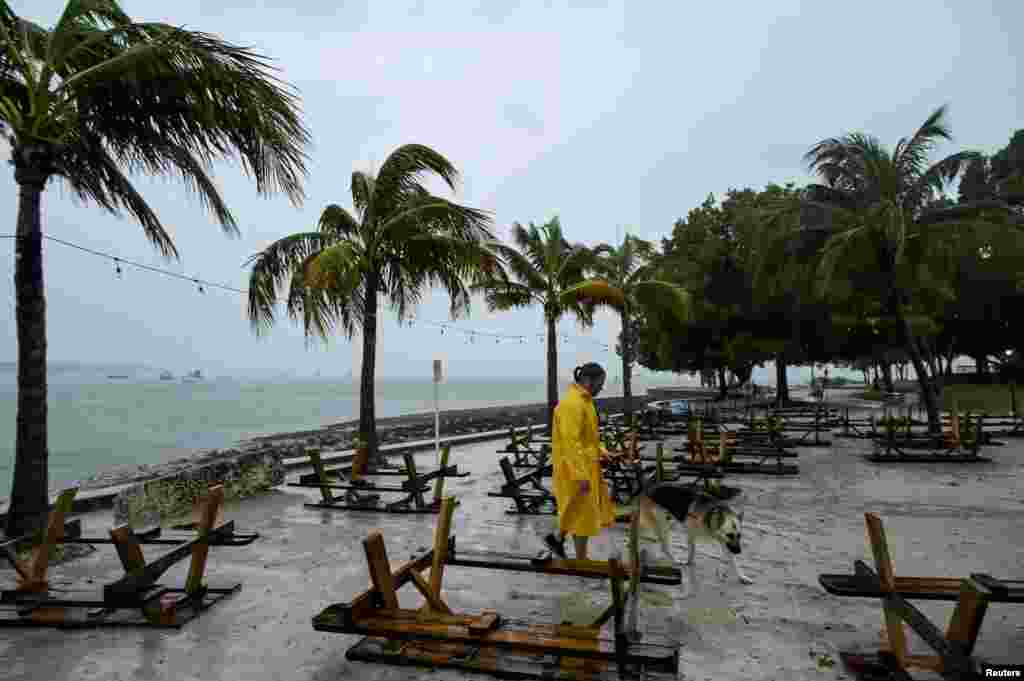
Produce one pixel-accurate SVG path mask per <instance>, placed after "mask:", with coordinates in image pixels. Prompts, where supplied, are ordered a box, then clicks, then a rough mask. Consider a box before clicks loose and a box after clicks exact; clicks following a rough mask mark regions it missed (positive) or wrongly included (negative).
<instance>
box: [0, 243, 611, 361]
mask: <svg viewBox="0 0 1024 681" xmlns="http://www.w3.org/2000/svg"><path fill="white" fill-rule="evenodd" d="M0 238H3V239H16V238H17V235H16V234H0ZM43 238H44V239H47V240H49V241H53V242H56V243H59V244H62V245H64V246H69V247H71V248H74V249H77V250H79V251H82V252H84V253H89V254H91V255H95V256H98V257H101V258H105V259H108V260H110V261H111V262H112V263H113V265H114V273H115V275H116V276H117V277H118V278H119V279H120V278H122V277H123V276H124V269H123V268H122V266H126V267H127V266H131V267H136V268H138V269H140V270H145V271H148V272H153V273H155V274H161V275H164V276H168V277H172V278H174V279H179V280H182V281H187V282H190V283H192V284H195V285H196V287H197V289H198V291H199V293H205V292H206V289H210V288H214V289H221V290H224V291H231V292H234V293H240V294H242V295H248V291H246V290H244V289H240V288H236V287H234V286H228V285H227V284H220V283H217V282H214V281H209V280H207V279H201V278H199V277H189V276H187V275H184V274H180V273H178V272H172V271H170V270H165V269H161V268H159V267H153V266H151V265H145V264H143V263H140V262H135V261H134V260H128V259H126V258H122V257H120V256H116V255H113V254H112V253H104V252H102V251H96V250H93V249H91V248H86V247H85V246H80V245H78V244H74V243H71V242H70V241H65V240H63V239H58V238H56V237H52V236H49V235H46V234H44V235H43ZM415 324H420V325H423V326H430V327H434V328H439V329H440V330H441V335H442V336H444V335H446V332H448V331H450V332H451V333H452V334H460V333H461V334H462V335H463V336H465V339H466V343H467V344H474V343H475V342H476V339H478V338H479V339H481V340H483V339H491V338H493V339H494V342H495V344H498V345H500V344H501V343H502V342H506V343H509V342H511V343H515V344H525V343H527V340H528V339H531V338H534V337H535V338H536V339H537V340H538V341H539V342H540V343H544V342H545V340H546V334H543V333H538V334H522V333H516V334H509V333H499V332H494V331H484V330H480V329H469V328H465V327H462V326H458V325H456V324H455V323H454V322H451V321H447V322H440V321H435V320H432V319H423V318H419V317H415V316H414V317H411V318H410V319H409V325H410V326H412V325H415ZM556 341H557V342H559V343H562V344H569V345H577V344H579V343H587V344H590V345H594V346H597V347H599V348H601V349H602V350H604V351H606V352H611V351H612V348H611V346H610V345H609V344H608V343H602V342H601V341H598V340H595V339H593V338H587V337H585V336H570V335H569V334H564V333H558V334H557V335H556Z"/></svg>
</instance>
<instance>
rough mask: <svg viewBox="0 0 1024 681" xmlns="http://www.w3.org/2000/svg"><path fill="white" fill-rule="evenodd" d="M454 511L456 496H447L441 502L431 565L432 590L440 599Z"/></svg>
mask: <svg viewBox="0 0 1024 681" xmlns="http://www.w3.org/2000/svg"><path fill="white" fill-rule="evenodd" d="M454 511H455V498H454V497H445V498H444V500H443V501H442V502H441V510H440V512H439V513H438V516H437V525H436V527H435V529H434V560H433V562H432V563H431V567H430V591H431V592H432V593H433V594H434V595H435V596H436V597H437V598H438V599H440V598H441V581H442V578H443V576H444V563H445V560H446V559H447V557H448V537H449V536H450V535H451V527H452V513H454Z"/></svg>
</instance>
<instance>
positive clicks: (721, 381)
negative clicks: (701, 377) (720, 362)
mask: <svg viewBox="0 0 1024 681" xmlns="http://www.w3.org/2000/svg"><path fill="white" fill-rule="evenodd" d="M728 394H729V382H728V381H727V380H725V367H719V368H718V398H719V399H720V400H724V399H725V396H726V395H728Z"/></svg>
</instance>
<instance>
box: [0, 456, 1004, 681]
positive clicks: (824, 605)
mask: <svg viewBox="0 0 1024 681" xmlns="http://www.w3.org/2000/svg"><path fill="white" fill-rule="evenodd" d="M1007 442H1008V443H1009V444H1008V446H1005V447H991V448H986V449H985V451H984V453H985V454H986V455H988V456H991V457H992V458H993V459H994V463H991V464H971V465H958V464H915V465H907V464H902V465H901V464H888V465H879V464H871V463H868V462H866V461H864V460H863V459H862V458H861V456H860V454H863V453H866V452H867V451H868V449H869V445H868V443H867V442H865V441H861V440H847V439H842V438H833V447H831V448H812V447H800V448H799V449H798V450H797V451H798V452H799V453H800V458H799V459H798V463H799V465H800V468H801V471H800V474H799V475H797V476H791V477H781V478H777V477H771V476H762V475H733V476H730V477H729V484H730V485H736V486H739V487H741V488H743V490H744V494H743V496H742V497H741V499H740V501H739V502H737V504H736V505H737V506H738V507H739V509H741V510H744V511H745V516H744V520H745V524H744V532H743V542H744V548H743V553H742V554H741V555H740V557H739V560H740V565H741V567H742V569H743V571H744V572H745V573H746V574H748V575H749V576H751V577H753V578H754V580H755V583H754V584H753V585H751V586H743V585H740V584H738V583H736V582H734V581H733V578H732V575H731V573H730V571H729V570H728V563H727V562H725V561H724V560H723V559H722V557H721V553H720V551H719V550H718V548H717V547H714V546H710V545H701V546H699V548H698V552H697V560H696V566H695V569H694V573H693V576H694V577H695V578H696V584H691V583H690V575H689V574H688V571H687V570H684V571H683V574H684V584H683V585H682V586H654V585H644V589H645V590H647V594H646V595H645V596H644V597H643V599H642V603H643V607H642V609H641V614H640V624H641V628H642V629H643V630H644V631H647V632H651V633H657V634H659V635H665V636H670V637H673V638H674V639H675V640H677V641H678V642H679V644H680V646H681V649H680V659H681V663H680V678H686V679H711V678H714V679H744V680H745V681H746V680H748V679H776V678H785V679H787V680H794V679H834V678H850V677H849V675H847V674H846V673H845V672H844V671H843V670H842V668H841V663H840V662H839V657H838V651H839V650H848V649H861V650H871V649H872V648H874V647H875V646H876V644H877V641H878V635H879V627H880V624H881V609H880V606H879V604H878V603H877V602H876V601H871V600H866V599H865V600H861V599H846V598H839V597H836V596H832V595H829V594H827V593H826V592H825V591H824V590H823V589H822V588H821V587H820V586H819V584H818V575H819V574H820V573H826V572H830V573H851V572H852V570H853V561H854V559H857V558H862V559H865V560H867V561H868V563H869V564H871V563H872V561H871V558H870V556H869V554H868V551H867V549H866V546H865V532H864V516H863V514H864V512H865V511H873V512H875V513H878V514H879V515H880V516H881V517H882V519H883V521H884V522H885V528H886V531H887V533H888V536H889V543H890V547H891V552H892V555H893V561H894V565H895V570H896V574H897V575H905V576H966V575H967V574H969V573H971V572H987V573H989V574H992V575H993V576H995V577H1001V578H1005V579H1024V567H1022V566H1024V492H1022V487H1024V486H1022V485H1021V474H1022V470H1024V440H1020V439H1017V440H1008V441H1007ZM501 446H502V443H501V442H485V443H480V444H475V445H468V446H463V447H458V448H454V449H453V450H452V455H451V456H452V461H451V462H452V463H457V464H458V465H459V468H460V470H469V471H471V472H472V475H471V476H470V477H467V478H456V479H451V480H448V481H446V492H447V493H449V494H452V495H454V496H457V497H458V498H459V499H460V500H461V504H460V506H459V507H458V508H457V509H456V511H455V516H454V519H453V533H455V534H456V536H457V542H458V547H459V548H460V549H462V550H470V549H475V550H488V549H490V550H494V551H499V552H505V553H524V554H530V555H532V554H534V553H536V551H537V550H538V549H539V548H540V542H539V539H538V537H539V535H540V533H541V532H542V531H546V530H547V529H548V528H549V527H550V526H551V525H552V524H553V518H552V517H550V516H512V515H506V513H505V510H506V509H507V508H509V506H510V503H511V502H506V500H504V499H499V498H490V497H487V496H486V493H487V492H488V491H491V490H496V489H497V488H498V487H499V485H500V484H501V481H502V476H501V473H500V471H499V469H498V457H499V455H498V454H496V453H495V450H496V449H498V448H499V447H501ZM417 461H418V462H419V463H420V465H421V466H423V467H433V465H434V464H435V459H434V454H433V453H432V452H426V453H423V454H419V455H417ZM289 477H290V478H294V473H293V474H292V475H290V476H289ZM381 480H382V481H388V484H391V483H393V482H394V481H395V480H396V479H395V478H381ZM318 496H319V492H318V491H316V490H313V489H310V490H306V489H299V488H289V487H282V488H279V490H277V491H275V492H273V493H271V494H268V495H264V496H261V497H256V498H252V499H246V500H244V501H242V502H239V503H235V504H231V505H229V506H228V507H227V508H226V516H227V517H228V518H231V519H234V520H235V521H236V526H237V527H238V529H239V530H240V531H257V532H260V533H261V534H262V538H261V539H259V540H257V541H256V543H254V544H252V545H250V546H246V547H238V548H231V547H223V548H217V547H215V548H213V549H211V552H210V560H209V563H208V567H207V575H208V582H209V584H210V585H211V586H218V585H223V584H225V583H231V582H235V581H241V582H243V587H242V590H241V591H240V592H239V593H237V594H235V595H233V596H231V597H229V598H228V599H226V600H224V601H221V602H220V603H218V604H217V605H215V606H214V607H213V608H212V609H210V610H208V611H207V612H205V613H203V614H202V615H201V616H200V617H199V618H198V619H196V620H194V621H192V622H191V623H189V624H186V625H185V627H184V628H183V629H181V630H179V631H173V630H155V629H94V630H84V631H71V632H64V631H58V630H52V629H34V628H7V629H0V670H2V671H0V678H3V679H11V680H12V681H13V680H25V681H29V680H31V681H65V680H72V679H73V680H75V681H78V680H84V681H91V680H100V679H102V680H108V679H111V680H113V679H124V680H129V679H147V680H148V679H168V680H170V679H175V680H178V679H180V680H182V681H185V680H193V679H195V680H199V679H201V680H204V681H207V680H211V679H217V680H223V681H236V680H237V681H243V680H244V681H254V680H262V679H274V680H281V681H285V680H287V681H328V680H331V681H333V680H335V679H343V678H344V679H356V680H357V681H370V680H371V679H373V680H375V679H395V680H396V681H397V680H400V679H408V678H413V679H455V678H487V677H486V676H481V675H472V676H467V675H465V674H462V673H460V672H456V671H450V670H438V671H430V670H426V669H423V670H419V669H410V668H401V667H388V666H383V665H372V664H364V663H358V662H349V661H347V660H346V659H345V651H346V649H347V648H348V647H349V646H351V645H352V644H354V643H355V642H356V641H357V640H358V637H356V636H346V635H338V634H327V633H320V632H316V631H313V629H312V625H311V618H312V617H313V616H314V615H315V614H317V613H318V612H320V610H321V609H323V608H324V607H326V606H327V605H330V604H332V603H337V602H345V601H348V600H350V599H351V598H352V597H354V596H355V595H356V594H357V593H359V592H361V591H363V590H365V589H366V588H367V586H368V584H369V577H368V573H367V570H366V566H365V559H364V552H363V546H362V540H363V539H364V538H366V536H367V535H368V534H369V533H370V532H372V531H374V530H379V531H381V532H382V533H383V536H384V540H385V544H386V546H387V551H388V555H389V558H390V559H391V562H392V566H393V568H397V566H398V565H399V564H401V563H403V562H405V561H406V560H407V559H409V557H410V556H411V555H412V554H413V553H414V552H416V551H417V550H418V549H420V548H426V547H428V546H430V545H431V544H432V537H433V527H434V523H435V520H436V516H434V515H411V514H403V515H389V514H383V513H365V512H352V511H329V510H319V509H307V508H305V507H304V506H303V503H304V502H306V501H316V500H317V499H318ZM83 524H84V526H85V531H86V534H88V535H90V536H104V535H105V534H106V530H107V529H108V528H109V527H110V525H111V516H110V512H109V511H100V512H95V513H91V514H88V515H86V516H84V520H83ZM623 536H624V529H623V528H621V527H620V528H615V529H614V530H612V532H611V533H609V534H608V535H606V536H603V537H600V538H598V539H597V540H596V541H595V542H594V543H593V548H592V557H595V558H606V557H608V556H609V554H610V553H611V552H613V551H616V550H618V549H619V547H621V545H622V539H623ZM672 545H673V552H674V553H675V556H676V557H677V558H679V559H682V558H684V557H685V552H686V539H685V534H684V533H683V532H682V530H679V531H676V532H674V533H673V535H672ZM143 550H144V552H145V553H146V554H147V556H149V557H151V556H155V555H159V553H160V552H161V547H159V546H144V547H143ZM187 565H188V562H187V560H186V561H183V562H182V563H180V564H179V565H177V566H176V567H175V568H173V569H172V570H171V571H170V572H168V573H167V575H166V576H165V578H164V580H162V581H163V583H165V584H176V585H181V584H183V583H184V579H185V574H186V571H187ZM52 574H53V584H54V586H56V587H62V586H66V583H68V582H72V581H76V580H81V579H85V578H86V576H89V577H91V578H93V579H94V580H95V581H96V583H97V584H102V583H103V582H106V581H112V580H113V579H115V578H117V577H118V576H119V575H120V574H121V570H120V567H119V563H118V561H117V558H116V554H115V552H114V550H113V548H112V547H110V546H99V547H98V550H97V551H96V552H95V553H93V554H91V555H89V556H88V557H86V558H84V559H81V560H79V561H77V562H75V563H73V564H69V565H62V566H59V567H57V568H56V569H54V570H53V572H52ZM0 580H2V581H3V583H4V585H5V586H9V585H10V584H12V583H13V573H12V572H11V571H10V570H4V571H0ZM79 583H80V581H79ZM581 592H586V594H587V598H588V599H590V600H591V601H592V602H593V603H594V604H595V606H600V604H602V603H604V602H607V600H608V599H609V596H608V594H607V585H606V584H605V583H602V582H597V581H594V582H591V583H589V584H587V585H582V584H581V580H580V579H579V578H575V577H555V576H547V575H535V574H530V573H515V572H492V571H488V570H482V569H475V568H464V567H447V568H446V569H445V575H444V596H445V598H446V600H447V602H448V604H449V605H450V606H451V607H452V609H453V610H454V611H456V612H464V613H470V614H472V613H477V612H479V611H481V610H483V609H494V610H497V611H498V612H500V613H502V614H503V615H507V616H509V617H516V618H524V619H529V620H531V621H537V622H540V623H550V622H554V621H557V619H558V617H559V612H560V609H561V608H564V607H565V604H566V602H567V599H568V598H569V596H572V595H574V594H576V595H578V594H579V593H581ZM666 600H669V604H668V605H665V604H664V603H665V601H666ZM399 602H400V604H401V605H402V607H418V606H419V605H421V604H422V602H423V600H422V598H421V597H420V595H419V594H418V593H417V592H416V591H415V589H414V588H413V587H412V586H411V585H409V586H406V587H404V588H403V589H402V590H401V591H400V592H399ZM916 605H918V607H919V609H921V610H922V611H923V612H924V613H925V614H926V615H928V616H929V617H932V618H933V621H935V622H936V623H937V624H938V625H939V626H940V628H942V629H945V625H946V622H947V620H948V617H949V614H950V613H951V611H952V605H949V604H943V603H928V602H918V603H916ZM911 638H913V637H911ZM1019 650H1024V608H1022V607H1020V606H1010V605H994V606H991V607H990V608H989V612H988V615H987V618H986V621H985V625H984V627H983V628H982V631H981V635H980V637H979V641H978V646H977V648H976V654H978V655H979V656H981V657H982V658H986V659H990V660H992V661H996V662H1017V663H1019V662H1022V661H1024V655H1022V654H1021V653H1018V652H1016V651H1019ZM911 651H912V652H922V653H923V652H928V651H927V649H926V646H925V645H924V644H923V643H921V642H919V641H917V642H915V643H913V644H912V648H911ZM821 655H827V656H830V657H831V659H832V660H834V661H835V665H836V666H835V667H832V668H830V669H826V670H824V671H820V670H819V668H818V666H817V660H818V658H819V656H821Z"/></svg>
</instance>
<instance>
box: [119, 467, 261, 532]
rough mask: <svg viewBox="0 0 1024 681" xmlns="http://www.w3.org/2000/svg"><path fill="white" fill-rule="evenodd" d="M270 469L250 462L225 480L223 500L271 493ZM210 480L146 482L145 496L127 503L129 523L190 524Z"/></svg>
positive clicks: (135, 524)
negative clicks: (236, 473)
mask: <svg viewBox="0 0 1024 681" xmlns="http://www.w3.org/2000/svg"><path fill="white" fill-rule="evenodd" d="M271 482H272V480H271V470H270V466H268V465H267V464H264V463H250V464H245V465H243V466H241V468H240V471H239V476H238V478H236V479H234V480H225V481H224V501H225V502H229V501H234V500H236V499H242V498H245V497H249V496H253V495H254V494H260V493H262V492H266V491H269V490H270V489H271V487H272V485H271ZM209 486H210V482H209V481H208V480H189V479H167V480H154V481H152V482H148V483H145V484H144V485H143V487H142V493H141V494H138V495H133V496H132V497H130V498H129V500H128V524H129V525H131V526H132V527H135V528H137V527H143V526H146V525H150V524H152V523H153V522H154V521H155V522H158V523H159V524H160V525H171V524H175V523H181V522H189V521H191V518H192V509H193V507H194V506H195V503H196V501H197V500H198V499H199V497H200V496H202V495H203V494H205V493H206V491H207V490H208V489H209Z"/></svg>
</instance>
